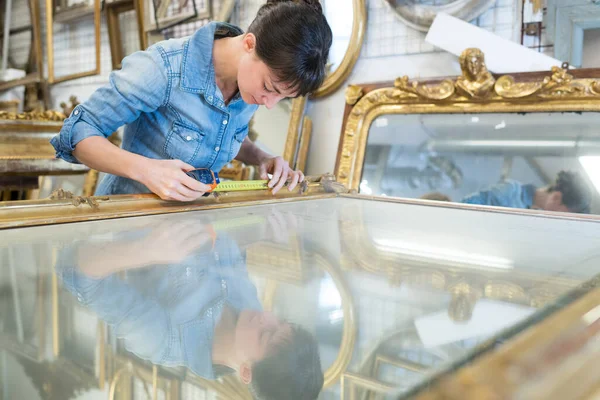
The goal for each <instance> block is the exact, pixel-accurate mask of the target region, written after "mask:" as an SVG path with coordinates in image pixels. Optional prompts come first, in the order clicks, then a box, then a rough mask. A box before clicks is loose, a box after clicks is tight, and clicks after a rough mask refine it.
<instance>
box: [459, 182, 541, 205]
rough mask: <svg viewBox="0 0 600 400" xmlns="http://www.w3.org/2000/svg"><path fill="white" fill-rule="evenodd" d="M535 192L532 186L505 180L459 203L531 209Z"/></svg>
mask: <svg viewBox="0 0 600 400" xmlns="http://www.w3.org/2000/svg"><path fill="white" fill-rule="evenodd" d="M535 190H536V188H535V186H533V185H523V184H522V183H520V182H517V181H512V180H507V181H506V182H503V183H499V184H497V185H493V186H490V187H489V188H487V189H485V190H481V191H479V192H476V193H473V194H471V195H469V196H467V197H465V198H464V199H462V201H461V203H469V204H482V205H487V206H498V207H510V208H531V206H532V205H533V198H534V196H535Z"/></svg>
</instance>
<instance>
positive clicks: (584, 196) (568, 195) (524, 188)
mask: <svg viewBox="0 0 600 400" xmlns="http://www.w3.org/2000/svg"><path fill="white" fill-rule="evenodd" d="M591 201H592V189H591V188H590V186H589V185H588V183H587V182H586V180H585V178H584V177H583V176H582V175H581V174H580V173H578V172H572V171H560V172H559V173H558V175H557V176H556V180H555V182H554V184H553V185H550V186H547V187H541V188H538V187H535V186H534V185H530V184H523V183H521V182H517V181H514V180H506V181H505V182H502V183H498V184H496V185H493V186H490V187H488V188H486V189H484V190H481V191H479V192H476V193H473V194H471V195H469V196H467V197H465V198H463V199H462V201H461V202H462V203H468V204H481V205H488V206H497V207H510V208H531V209H537V210H546V211H556V212H571V213H582V214H589V213H590V205H591Z"/></svg>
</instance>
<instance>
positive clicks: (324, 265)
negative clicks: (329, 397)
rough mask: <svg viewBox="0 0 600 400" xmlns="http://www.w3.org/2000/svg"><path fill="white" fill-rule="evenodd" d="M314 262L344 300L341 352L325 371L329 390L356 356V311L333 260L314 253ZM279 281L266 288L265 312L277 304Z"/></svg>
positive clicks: (267, 285)
mask: <svg viewBox="0 0 600 400" xmlns="http://www.w3.org/2000/svg"><path fill="white" fill-rule="evenodd" d="M310 257H311V260H312V262H313V263H314V265H316V266H317V267H318V268H320V269H322V270H323V271H324V272H326V273H327V274H329V276H331V279H333V282H334V284H335V287H336V288H337V290H338V292H339V294H340V297H341V299H342V309H343V312H344V327H343V333H342V342H341V344H340V352H339V353H338V356H337V358H336V359H335V361H334V362H333V364H332V365H331V366H330V367H329V368H327V370H326V371H325V378H324V379H325V381H324V384H323V387H325V388H328V387H330V386H331V385H333V384H335V383H337V382H338V380H339V379H340V376H341V375H342V374H343V373H344V371H346V370H347V369H348V365H349V364H350V361H351V360H352V355H353V354H354V345H355V343H356V335H357V331H358V328H357V325H356V316H355V310H354V301H353V299H352V294H351V292H350V288H349V287H348V284H347V283H346V279H345V278H344V276H343V274H342V272H341V270H340V269H339V267H338V266H335V265H334V264H333V263H332V261H331V260H329V259H327V258H326V257H325V256H324V255H323V254H320V253H314V254H311V255H310ZM279 283H280V282H279V281H276V280H273V279H269V280H268V281H267V284H266V286H265V293H264V297H263V307H264V308H265V310H273V307H274V304H275V296H276V294H277V289H278V287H279Z"/></svg>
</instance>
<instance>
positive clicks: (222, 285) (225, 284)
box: [221, 280, 227, 289]
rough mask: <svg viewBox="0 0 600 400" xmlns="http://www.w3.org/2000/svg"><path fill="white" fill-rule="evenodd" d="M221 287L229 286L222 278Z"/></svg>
mask: <svg viewBox="0 0 600 400" xmlns="http://www.w3.org/2000/svg"><path fill="white" fill-rule="evenodd" d="M221 287H222V288H223V289H226V288H227V283H225V281H224V280H221Z"/></svg>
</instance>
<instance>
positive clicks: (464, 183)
mask: <svg viewBox="0 0 600 400" xmlns="http://www.w3.org/2000/svg"><path fill="white" fill-rule="evenodd" d="M599 122H600V114H599V113H594V112H587V113H519V114H517V113H514V114H513V113H498V114H409V115H401V114H389V115H382V116H380V117H378V118H377V119H375V120H374V122H373V124H372V125H371V127H370V129H369V136H368V141H367V148H366V155H365V162H364V165H363V175H362V179H361V183H360V189H359V190H360V193H364V194H373V195H382V196H395V197H409V198H424V199H429V200H438V201H454V202H463V203H471V204H481V205H494V206H502V207H512V208H532V209H543V210H547V211H560V212H576V213H589V212H592V213H594V214H598V213H600V208H598V205H597V201H598V200H597V198H598V189H600V187H595V186H594V181H593V180H594V179H595V178H596V175H595V174H596V173H597V172H596V170H595V169H594V168H593V167H592V165H593V163H594V162H595V160H598V157H600V136H599V135H598V132H597V129H595V128H594V127H595V126H597V124H598V123H599Z"/></svg>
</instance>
